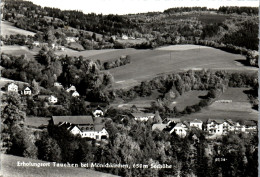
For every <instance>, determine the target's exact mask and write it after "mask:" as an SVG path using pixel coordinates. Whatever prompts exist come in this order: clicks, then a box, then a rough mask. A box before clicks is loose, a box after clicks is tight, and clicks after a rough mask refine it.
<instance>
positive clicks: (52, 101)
mask: <svg viewBox="0 0 260 177" xmlns="http://www.w3.org/2000/svg"><path fill="white" fill-rule="evenodd" d="M48 100H49V102H50V103H57V102H58V98H56V97H55V96H53V95H51V96H50V97H49V98H48Z"/></svg>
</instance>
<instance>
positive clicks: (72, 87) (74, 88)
mask: <svg viewBox="0 0 260 177" xmlns="http://www.w3.org/2000/svg"><path fill="white" fill-rule="evenodd" d="M66 91H67V92H70V91H76V87H75V86H74V85H72V86H70V88H68V89H67V90H66Z"/></svg>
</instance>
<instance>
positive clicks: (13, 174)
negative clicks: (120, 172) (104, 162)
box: [0, 154, 115, 177]
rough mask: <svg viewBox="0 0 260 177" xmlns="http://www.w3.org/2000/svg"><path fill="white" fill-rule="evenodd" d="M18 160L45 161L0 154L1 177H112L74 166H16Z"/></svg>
mask: <svg viewBox="0 0 260 177" xmlns="http://www.w3.org/2000/svg"><path fill="white" fill-rule="evenodd" d="M18 161H20V162H21V163H22V162H25V163H28V162H31V163H46V161H41V160H35V159H28V158H23V157H18V156H13V155H6V154H1V171H0V175H1V176H3V177H58V176H60V177H61V176H62V177H71V176H85V177H110V176H111V177H112V176H115V175H110V174H107V173H101V172H97V171H94V170H88V169H85V168H75V167H67V168H66V167H54V166H53V165H52V162H51V165H50V167H21V166H17V162H18Z"/></svg>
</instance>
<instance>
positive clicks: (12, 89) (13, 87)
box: [7, 83, 18, 92]
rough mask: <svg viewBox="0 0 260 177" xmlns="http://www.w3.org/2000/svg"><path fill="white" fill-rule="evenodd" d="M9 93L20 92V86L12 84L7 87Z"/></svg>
mask: <svg viewBox="0 0 260 177" xmlns="http://www.w3.org/2000/svg"><path fill="white" fill-rule="evenodd" d="M7 91H8V92H18V85H16V84H14V83H11V84H9V85H8V86H7Z"/></svg>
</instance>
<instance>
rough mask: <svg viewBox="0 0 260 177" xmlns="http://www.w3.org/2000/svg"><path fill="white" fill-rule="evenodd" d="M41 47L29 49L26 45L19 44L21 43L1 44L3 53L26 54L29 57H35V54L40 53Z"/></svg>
mask: <svg viewBox="0 0 260 177" xmlns="http://www.w3.org/2000/svg"><path fill="white" fill-rule="evenodd" d="M39 50H40V48H36V47H35V48H34V49H33V50H29V49H28V48H27V47H25V46H19V45H5V46H1V53H6V54H10V55H16V56H21V55H24V54H26V55H27V57H28V58H31V59H32V58H34V57H35V55H37V54H38V52H39Z"/></svg>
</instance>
